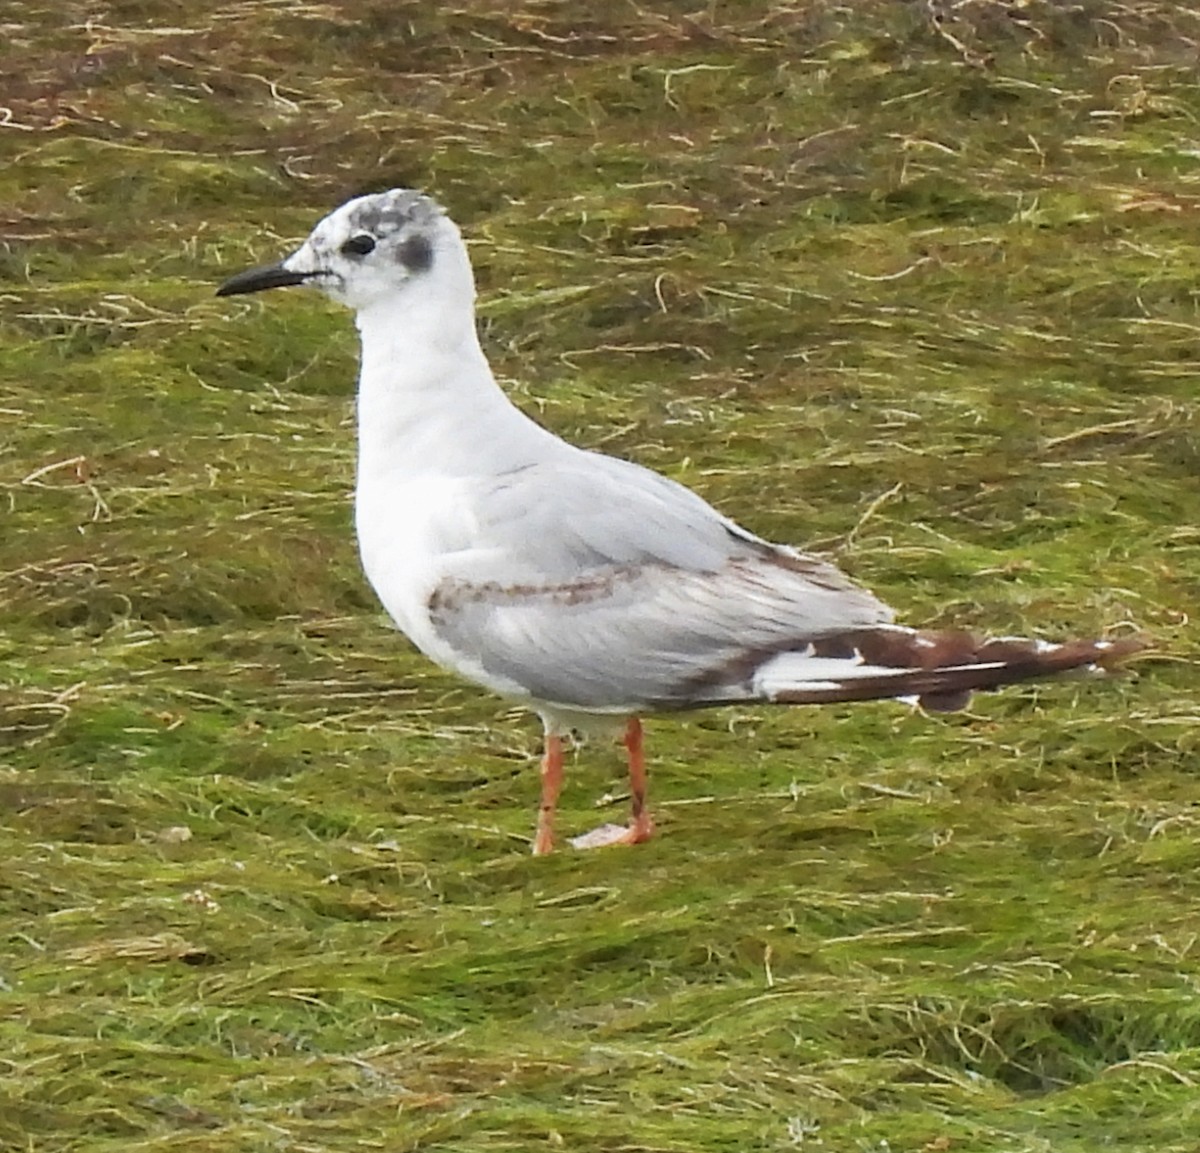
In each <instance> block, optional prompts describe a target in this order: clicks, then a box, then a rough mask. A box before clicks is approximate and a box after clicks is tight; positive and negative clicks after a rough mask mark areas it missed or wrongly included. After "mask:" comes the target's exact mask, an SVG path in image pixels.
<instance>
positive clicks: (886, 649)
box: [771, 627, 1146, 712]
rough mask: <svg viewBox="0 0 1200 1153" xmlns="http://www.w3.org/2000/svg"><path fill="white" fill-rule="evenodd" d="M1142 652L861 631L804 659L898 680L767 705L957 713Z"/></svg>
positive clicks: (815, 690)
mask: <svg viewBox="0 0 1200 1153" xmlns="http://www.w3.org/2000/svg"><path fill="white" fill-rule="evenodd" d="M1145 647H1146V646H1145V642H1144V641H1142V640H1140V639H1139V638H1136V637H1125V638H1121V639H1119V640H1111V641H1105V640H1075V641H1065V642H1063V643H1061V644H1056V645H1048V644H1046V643H1045V642H1044V641H1036V640H1027V639H1025V638H1022V637H997V638H989V639H984V640H980V639H979V638H978V637H976V636H974V634H972V633H969V632H965V631H960V630H946V631H933V630H929V631H926V630H918V629H903V628H896V627H890V628H879V629H861V630H857V631H855V632H849V633H842V634H840V635H838V636H836V637H827V638H823V639H822V640H819V641H817V642H815V643H814V644H813V646H812V655H813V656H814V657H832V658H839V657H840V658H845V659H852V658H854V657H855V656H856V655H857V656H860V657H861V661H862V664H864V665H875V666H878V667H881V668H888V669H893V668H895V669H906V670H908V671H907V672H905V673H903V674H899V675H898V674H896V673H880V674H879V675H877V676H871V675H859V676H847V677H846V678H845V679H844V680H841V681H838V680H837V679H836V678H834V677H830V678H827V684H822V685H821V686H820V687H817V686H816V684H811V685H807V686H804V685H801V686H798V687H797V688H795V689H781V690H780V691H778V692H777V693H775V694H774V695H773V696H772V697H771V700H772V701H774V702H776V703H778V704H789V705H802V704H828V703H836V702H839V701H866V700H874V699H877V698H881V697H916V698H917V699H918V701H919V703H920V704H921V706H922V707H923V708H925V709H928V710H929V711H931V712H953V711H955V710H956V709H961V708H964V707H965V706H966V705H967V703H968V701H969V700H970V698H971V694H972V693H973V692H975V691H977V690H979V689H994V688H999V687H1001V686H1002V685H1010V684H1014V683H1016V682H1018V681H1025V680H1033V679H1037V678H1039V677H1046V676H1053V675H1055V674H1057V673H1063V672H1067V671H1069V670H1071V669H1079V668H1105V669H1106V668H1109V667H1111V666H1113V665H1115V664H1119V663H1120V662H1121V661H1123V660H1124V659H1125V658H1126V657H1128V656H1130V655H1132V654H1133V653H1135V652H1138V651H1139V650H1141V649H1143V648H1145ZM822 680H826V678H822Z"/></svg>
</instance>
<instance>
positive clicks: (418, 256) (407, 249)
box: [398, 232, 433, 272]
mask: <svg viewBox="0 0 1200 1153" xmlns="http://www.w3.org/2000/svg"><path fill="white" fill-rule="evenodd" d="M398 256H399V257H400V263H401V264H403V265H404V267H405V268H407V269H408V271H409V272H424V271H425V270H426V269H427V268H428V267H429V266H430V265H431V264H432V263H433V245H432V244H430V243H429V240H428V239H427V238H426V237H424V236H422V235H421V234H420V233H419V232H415V233H413V235H412V236H408V237H406V238H405V239H404V240H403V241H402V242H401V244H400V251H399V253H398Z"/></svg>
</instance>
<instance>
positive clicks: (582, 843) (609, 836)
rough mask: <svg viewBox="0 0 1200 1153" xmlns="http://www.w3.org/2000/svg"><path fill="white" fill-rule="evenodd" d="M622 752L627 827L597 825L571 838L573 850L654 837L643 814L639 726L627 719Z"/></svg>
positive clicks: (636, 842)
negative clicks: (625, 755)
mask: <svg viewBox="0 0 1200 1153" xmlns="http://www.w3.org/2000/svg"><path fill="white" fill-rule="evenodd" d="M624 740H625V751H626V753H628V755H629V791H630V794H631V795H632V798H633V799H632V805H631V809H632V812H631V816H630V821H629V824H628V825H601V826H600V828H598V829H593V830H592V831H591V832H590V833H584V834H583V836H582V837H572V838H571V844H572V845H574V846H575V848H577V849H598V848H601V847H603V846H606V845H640V844H641V843H642V842H643V841H648V840H649V839H650V838H651V837H652V836H654V822H653V821H652V820H651V819H650V814H649V813H648V812H646V758H645V756H644V754H643V753H642V722H641V721H639V720H638V719H637V717H630V718H629V723H628V724H627V725H626V726H625V738H624Z"/></svg>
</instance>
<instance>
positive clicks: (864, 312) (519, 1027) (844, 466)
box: [0, 0, 1200, 1153]
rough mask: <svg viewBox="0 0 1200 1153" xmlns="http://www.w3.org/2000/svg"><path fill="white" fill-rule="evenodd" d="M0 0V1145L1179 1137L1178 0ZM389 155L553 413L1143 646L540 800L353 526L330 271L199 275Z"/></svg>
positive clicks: (887, 549)
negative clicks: (381, 594) (242, 279)
mask: <svg viewBox="0 0 1200 1153" xmlns="http://www.w3.org/2000/svg"><path fill="white" fill-rule="evenodd" d="M2 23H3V26H2V27H0V33H2V35H3V38H4V47H3V49H2V52H3V56H4V64H3V71H4V74H5V79H4V82H3V85H2V86H0V105H2V107H0V150H2V157H3V164H2V165H0V276H2V278H3V280H2V283H0V341H2V342H0V492H2V497H3V501H2V504H0V846H2V857H0V941H2V942H3V947H2V950H0V1042H2V1048H0V1149H4V1150H13V1151H17V1150H21V1151H26V1153H60V1151H67V1150H89V1151H91V1150H96V1151H101V1150H104V1151H109V1150H112V1151H116V1150H120V1151H122V1153H127V1151H143V1150H145V1151H151V1150H153V1151H156V1153H157V1151H160V1150H161V1151H167V1150H172V1151H175V1150H179V1151H195V1153H216V1151H218V1150H219V1151H221V1153H231V1151H239V1153H240V1151H259V1150H263V1151H267V1150H271V1151H286V1153H293V1151H295V1153H308V1151H321V1150H337V1151H350V1150H386V1151H388V1153H395V1151H403V1150H429V1151H435V1150H436V1151H443V1153H449V1151H454V1153H468V1151H470V1153H500V1151H539V1150H546V1151H552V1150H559V1149H565V1150H588V1151H601V1150H603V1151H607V1153H698V1151H708V1150H722V1151H728V1153H742V1151H754V1150H769V1151H775V1150H797V1149H799V1150H810V1149H815V1150H822V1151H829V1153H842V1151H847V1153H848V1151H859V1150H875V1151H880V1153H883V1151H891V1153H901V1151H905V1153H975V1151H979V1153H1017V1151H1030V1153H1094V1151H1096V1150H1098V1149H1106V1148H1111V1149H1119V1150H1122V1151H1123V1153H1130V1151H1143V1150H1155V1151H1158V1150H1161V1151H1164V1153H1166V1151H1171V1153H1196V1151H1197V1150H1200V1092H1198V1091H1197V1085H1198V1083H1200V949H1198V948H1197V942H1198V940H1200V875H1198V873H1197V869H1198V867H1200V839H1198V834H1200V808H1198V807H1197V805H1198V801H1200V791H1198V786H1197V781H1196V775H1197V771H1198V770H1200V704H1198V703H1197V687H1196V686H1197V653H1198V651H1200V624H1198V622H1197V620H1196V619H1195V617H1196V607H1197V604H1198V603H1200V528H1198V527H1197V523H1198V518H1197V510H1198V509H1200V430H1198V411H1200V407H1198V403H1197V393H1196V376H1197V373H1196V365H1195V362H1196V359H1197V351H1198V348H1200V308H1198V296H1197V288H1196V276H1197V269H1198V268H1200V240H1198V239H1197V236H1198V233H1197V229H1196V219H1197V209H1198V207H1200V88H1198V87H1197V85H1196V79H1195V71H1194V66H1195V60H1196V55H1197V51H1198V48H1197V44H1198V41H1200V16H1198V15H1197V13H1196V11H1195V10H1194V8H1193V6H1192V5H1184V4H1172V3H1167V2H1165V0H1125V2H1123V3H1118V2H1116V0H1081V2H1080V3H1077V4H1073V5H1067V4H1061V3H1058V2H1049V0H1046V2H1042V0H1024V2H1020V3H1013V4H1001V3H996V2H993V0H973V2H972V0H965V2H963V3H959V4H938V3H934V2H931V3H928V4H917V3H906V2H902V0H868V2H864V3H861V4H848V3H836V2H834V0H774V2H773V3H765V2H764V3H759V2H750V0H747V2H744V3H733V2H729V0H726V2H717V0H711V2H708V3H702V2H699V0H692V2H684V0H647V2H646V3H642V4H638V3H632V2H629V3H624V2H623V3H612V4H608V5H604V4H593V5H581V4H569V3H566V2H565V0H523V2H510V3H502V2H500V0H460V2H459V3H458V4H457V5H434V4H428V3H415V2H412V3H409V2H401V0H356V2H354V3H351V2H350V0H330V2H327V3H321V2H314V3H305V2H302V0H264V2H259V3H247V2H239V3H215V4H200V5H185V4H183V3H181V2H180V0H112V2H111V3H109V4H107V5H106V6H100V7H97V6H95V5H90V4H84V3H83V2H82V0H54V2H53V3H51V2H50V0H30V2H22V0H14V2H13V3H11V4H9V5H8V6H7V8H6V10H5V13H4V15H3V17H2ZM393 185H412V186H418V187H421V188H424V189H427V190H429V191H430V192H432V193H434V194H435V195H436V196H438V198H439V199H440V200H442V202H443V203H445V204H446V205H447V206H448V208H449V209H450V211H451V213H452V215H453V216H454V217H455V219H456V220H458V221H459V223H460V224H461V225H462V226H463V228H464V231H465V232H466V234H467V235H468V237H469V239H470V242H471V246H472V254H473V258H474V260H475V262H476V266H477V269H478V274H479V279H480V286H481V293H482V304H481V311H482V326H483V329H484V336H485V344H486V347H487V348H488V350H489V353H490V355H491V356H492V358H493V362H494V364H495V365H496V368H497V370H498V372H499V374H500V375H501V376H502V378H503V380H504V382H505V385H506V387H508V388H510V390H511V391H512V393H513V394H514V396H515V397H516V399H517V400H518V402H519V403H520V404H521V405H522V406H523V407H525V408H526V409H528V410H530V411H533V412H535V413H536V414H538V415H539V417H540V419H541V420H543V421H544V423H546V424H547V425H548V426H550V427H551V428H553V429H555V430H556V431H557V432H559V433H561V434H562V435H564V436H566V437H568V438H569V439H572V440H574V441H576V442H578V443H582V444H586V445H589V446H593V447H603V448H604V449H605V450H606V451H609V452H612V453H616V454H618V455H622V456H627V457H629V458H632V459H636V460H639V461H641V462H643V463H645V464H648V465H650V466H653V467H656V468H659V469H661V470H663V471H665V472H667V473H669V474H671V475H672V476H674V477H677V478H678V479H680V480H682V481H684V482H685V483H687V484H690V485H692V486H694V487H695V488H697V489H698V490H700V491H701V492H702V493H704V494H705V495H706V496H707V497H708V498H710V499H711V500H713V501H714V502H716V503H717V504H719V506H720V507H721V508H722V509H723V510H724V511H726V512H728V513H729V514H730V515H732V516H734V517H736V518H737V519H739V520H741V521H743V522H744V523H746V524H747V525H748V526H749V527H751V528H753V529H755V530H756V531H758V532H760V533H763V534H764V535H768V536H773V537H776V538H778V539H781V540H786V541H789V542H792V543H796V544H801V545H805V546H812V547H817V548H820V549H823V550H826V551H828V552H830V553H833V554H836V556H837V557H838V559H839V562H840V563H842V564H843V565H844V566H845V567H847V568H848V569H849V570H850V571H852V572H853V573H854V574H855V575H856V576H858V577H859V578H860V579H862V580H864V581H865V582H867V583H868V584H870V585H871V586H872V587H873V588H874V589H876V590H877V591H878V592H879V593H880V594H881V595H882V596H883V597H885V598H886V599H887V600H889V601H890V602H892V603H893V604H895V605H896V606H897V607H898V608H899V609H900V610H901V612H902V614H903V615H904V618H905V619H906V620H907V621H909V622H910V623H920V624H937V625H943V624H949V623H956V624H962V625H966V626H968V627H972V628H978V629H980V630H984V631H992V632H998V633H1013V632H1022V633H1031V634H1033V635H1038V636H1047V637H1058V636H1063V635H1076V634H1085V635H1093V634H1096V635H1098V634H1100V633H1103V632H1111V633H1114V634H1121V633H1123V632H1128V631H1130V630H1133V629H1136V630H1139V631H1142V632H1144V633H1146V634H1147V635H1149V636H1150V637H1152V638H1153V639H1154V642H1155V645H1156V648H1155V651H1153V652H1152V653H1150V654H1148V655H1146V656H1145V657H1143V658H1141V659H1139V660H1138V661H1136V662H1134V666H1133V669H1132V675H1130V676H1127V677H1124V678H1117V679H1109V680H1104V681H1079V680H1068V681H1064V682H1060V683H1055V684H1045V685H1038V686H1032V687H1021V688H1017V689H1013V690H1008V691H1006V692H1004V693H1001V694H995V695H990V696H986V697H979V698H977V699H976V701H975V703H974V705H973V706H972V709H971V710H970V711H969V712H968V713H965V714H955V715H952V716H944V717H928V716H922V715H919V714H914V713H911V712H909V711H907V710H905V709H904V708H903V707H902V706H899V705H889V704H875V705H866V706H854V707H851V706H846V707H834V708H825V709H809V710H791V711H788V710H779V711H772V710H770V709H766V708H762V709H759V708H745V709H730V710H724V711H717V712H711V713H705V714H696V715H694V716H691V717H684V718H671V719H663V720H659V721H656V722H654V723H652V724H651V725H650V726H648V733H649V742H650V743H649V750H650V753H651V756H652V757H653V764H652V770H651V799H652V802H653V807H654V809H655V811H656V814H657V816H658V821H659V830H660V836H659V837H658V839H657V840H655V841H653V842H651V843H650V844H648V845H645V846H642V847H639V848H637V849H634V850H624V851H622V850H611V851H606V852H598V853H593V854H585V853H577V852H571V851H569V850H568V851H565V852H562V853H560V854H558V855H556V856H554V857H551V858H544V859H533V858H531V857H530V855H529V844H530V838H531V836H532V831H533V816H534V809H535V802H536V797H537V790H538V784H537V771H536V756H537V751H538V740H539V735H540V734H539V730H538V725H537V724H536V722H535V721H534V720H532V719H531V718H529V717H528V716H525V715H523V714H521V713H519V712H516V711H512V710H509V709H507V708H506V707H505V706H504V705H503V703H502V702H499V701H497V700H496V699H493V698H490V697H488V696H487V695H485V694H483V693H481V692H480V691H477V690H475V689H473V688H471V687H469V686H466V685H463V684H461V683H460V682H458V681H457V680H455V679H454V678H452V677H449V676H448V675H445V674H443V673H441V672H440V671H438V670H437V669H435V668H433V667H431V666H430V665H429V664H428V663H427V662H426V661H425V660H424V659H422V658H420V657H419V656H418V655H417V654H415V653H414V652H413V651H412V650H411V649H410V648H409V646H408V645H407V643H406V642H405V641H404V640H403V638H401V637H399V636H398V635H396V634H395V633H394V632H393V631H391V630H390V629H389V627H388V625H387V623H386V621H385V619H384V618H383V615H382V612H381V610H380V609H379V607H378V606H377V604H376V602H375V600H374V598H373V596H372V594H371V592H370V590H369V589H368V588H367V587H366V585H365V582H364V580H363V578H362V576H361V574H360V572H359V569H358V563H357V558H356V555H355V546H354V540H353V533H352V528H351V523H350V509H349V489H350V486H351V483H352V476H353V467H354V441H353V425H352V419H351V418H352V394H353V377H354V372H355V353H356V344H355V336H354V332H353V328H352V326H351V324H350V320H349V317H348V316H347V315H346V314H344V313H342V312H339V311H338V310H337V309H336V308H334V307H333V306H332V305H330V304H328V303H327V302H325V301H324V300H323V299H321V298H320V297H319V296H318V295H317V294H315V293H303V292H297V291H292V292H287V293H273V294H269V295H268V297H267V298H244V299H243V298H238V299H235V300H232V301H223V300H216V299H214V298H213V289H214V287H215V286H216V284H218V283H219V282H220V281H221V279H222V278H223V277H225V276H226V275H228V274H230V273H231V272H234V271H237V270H239V269H241V268H243V267H245V266H247V265H249V264H253V263H258V262H260V261H264V260H268V259H273V258H275V257H276V256H278V255H281V254H282V253H284V252H286V251H288V250H289V249H290V247H292V246H294V245H295V243H297V242H298V241H299V239H300V238H301V237H302V236H303V235H305V234H306V233H307V231H308V230H309V228H310V227H311V226H312V224H313V223H314V222H315V221H316V220H317V219H318V218H319V217H320V216H322V215H324V213H325V212H326V211H328V210H329V209H330V208H331V207H333V206H334V205H335V204H337V203H339V202H340V201H341V200H343V199H345V198H346V197H348V196H350V195H353V194H357V193H360V192H364V191H370V190H377V189H381V188H386V187H390V186H393ZM623 788H624V786H623V784H622V770H621V766H620V761H619V758H618V756H617V754H616V750H610V749H608V748H607V747H604V746H601V745H597V746H592V747H589V748H587V749H586V750H584V751H583V753H582V754H581V755H580V756H579V757H578V758H577V759H576V761H575V763H574V764H573V765H572V766H571V767H570V770H569V774H568V787H567V789H566V791H565V793H564V798H563V813H562V821H561V823H562V827H563V829H564V831H567V832H574V831H579V830H581V829H584V828H587V827H590V826H591V825H592V824H595V823H597V821H598V820H599V819H601V818H604V819H621V818H622V815H623V813H624V805H625V801H624V798H623V796H622V790H623ZM597 810H599V812H597Z"/></svg>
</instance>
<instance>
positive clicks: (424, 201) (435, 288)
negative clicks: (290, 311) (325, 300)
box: [217, 188, 474, 311]
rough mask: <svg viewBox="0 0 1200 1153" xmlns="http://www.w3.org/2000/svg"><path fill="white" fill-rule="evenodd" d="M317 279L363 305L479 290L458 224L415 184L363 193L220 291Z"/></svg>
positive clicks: (350, 303) (339, 297) (330, 291)
mask: <svg viewBox="0 0 1200 1153" xmlns="http://www.w3.org/2000/svg"><path fill="white" fill-rule="evenodd" d="M292 284H311V285H314V286H315V287H317V288H320V289H321V290H322V291H323V292H324V293H326V295H328V296H330V297H331V298H332V299H334V300H336V301H337V302H338V303H339V304H344V305H346V306H347V307H348V308H353V309H356V310H359V311H361V310H363V309H366V308H370V307H371V306H372V305H375V304H377V303H379V302H380V301H385V300H388V299H389V298H398V297H400V296H402V295H407V294H408V293H409V292H411V291H413V290H414V289H415V288H416V287H417V286H418V285H424V286H425V290H426V294H427V295H430V294H434V295H436V294H446V293H452V294H458V293H462V292H464V291H465V293H466V295H467V296H468V298H470V297H472V296H473V294H474V286H473V283H472V280H471V270H470V264H469V262H468V261H467V257H466V250H465V248H464V246H463V243H462V238H461V237H460V236H459V233H458V229H457V228H456V227H455V226H454V223H453V222H452V221H451V220H450V218H449V217H448V216H446V215H445V213H444V212H443V211H442V209H441V208H440V207H439V206H438V205H437V204H436V203H435V202H434V201H433V200H432V199H430V198H429V197H428V196H425V195H423V194H422V193H420V192H414V191H412V190H411V189H407V188H393V189H391V190H390V191H388V192H379V193H374V194H373V195H370V196H359V197H356V198H355V199H354V200H349V201H347V202H346V203H345V204H343V205H342V206H341V207H340V208H337V209H335V210H334V211H333V212H331V213H330V214H329V215H328V216H326V217H325V219H324V220H322V221H321V222H320V223H319V224H318V225H317V226H316V228H314V229H313V230H312V232H311V233H310V234H309V237H308V239H307V240H306V241H305V242H304V243H303V244H302V245H301V246H300V247H299V248H298V249H297V250H296V251H295V252H293V253H292V254H291V256H288V257H285V258H284V259H283V260H281V261H279V262H278V263H275V264H264V265H261V266H260V267H258V268H251V269H248V270H247V271H246V272H239V273H238V274H237V275H236V276H232V277H230V278H229V279H228V280H227V281H225V283H224V284H222V285H221V286H220V288H218V289H217V295H218V296H234V295H237V294H239V293H245V292H261V291H262V290H264V289H267V288H282V287H285V286H287V285H292Z"/></svg>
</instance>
